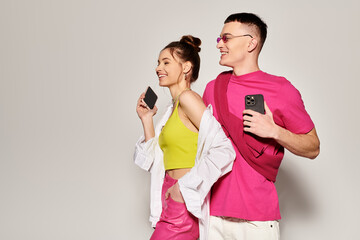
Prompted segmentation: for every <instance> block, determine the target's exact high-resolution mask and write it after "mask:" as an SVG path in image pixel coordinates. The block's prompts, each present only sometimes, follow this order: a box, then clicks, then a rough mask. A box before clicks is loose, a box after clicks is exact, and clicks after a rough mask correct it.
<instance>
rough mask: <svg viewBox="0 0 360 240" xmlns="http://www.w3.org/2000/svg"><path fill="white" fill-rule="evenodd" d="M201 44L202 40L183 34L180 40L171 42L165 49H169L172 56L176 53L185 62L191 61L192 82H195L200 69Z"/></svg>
mask: <svg viewBox="0 0 360 240" xmlns="http://www.w3.org/2000/svg"><path fill="white" fill-rule="evenodd" d="M200 45H201V40H200V39H199V38H197V37H194V36H191V35H185V36H182V38H181V39H180V41H175V42H171V43H169V44H168V45H167V46H166V47H164V49H163V50H165V49H169V50H170V53H171V55H172V56H174V53H175V54H176V56H177V57H179V58H180V59H181V60H182V61H184V62H187V61H189V62H191V64H192V68H191V70H190V82H195V81H196V79H197V78H198V76H199V70H200V56H199V52H200V50H201V49H200Z"/></svg>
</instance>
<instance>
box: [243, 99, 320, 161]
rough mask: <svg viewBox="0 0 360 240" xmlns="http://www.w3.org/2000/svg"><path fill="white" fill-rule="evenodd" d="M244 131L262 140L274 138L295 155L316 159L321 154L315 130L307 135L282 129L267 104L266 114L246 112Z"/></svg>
mask: <svg viewBox="0 0 360 240" xmlns="http://www.w3.org/2000/svg"><path fill="white" fill-rule="evenodd" d="M243 114H250V115H252V116H248V115H244V116H243V120H244V131H245V132H249V133H253V134H255V135H257V136H259V137H262V138H273V139H275V140H276V141H277V142H278V143H279V144H280V145H281V146H283V147H284V148H286V149H287V150H289V151H290V152H292V153H293V154H295V155H298V156H302V157H306V158H310V159H314V158H316V157H317V156H318V155H319V153H320V141H319V138H318V136H317V133H316V130H315V128H313V129H312V130H310V132H308V133H305V134H295V133H292V132H290V131H289V130H286V129H285V128H282V127H280V126H278V125H276V123H275V122H274V118H273V115H272V112H271V111H270V109H269V107H268V106H267V104H266V102H265V114H261V113H258V112H255V111H252V110H249V109H248V110H245V111H244V112H243Z"/></svg>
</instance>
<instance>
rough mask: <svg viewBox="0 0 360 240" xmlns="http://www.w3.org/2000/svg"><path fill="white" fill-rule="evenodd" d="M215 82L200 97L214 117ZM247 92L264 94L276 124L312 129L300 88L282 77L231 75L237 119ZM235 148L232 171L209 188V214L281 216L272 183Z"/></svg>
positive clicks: (254, 217) (294, 129) (259, 73)
mask: <svg viewBox="0 0 360 240" xmlns="http://www.w3.org/2000/svg"><path fill="white" fill-rule="evenodd" d="M214 85H215V80H214V81H211V82H210V83H208V84H207V86H206V89H205V92H204V95H203V99H204V102H205V104H206V105H208V104H211V105H212V106H213V110H214V116H215V117H216V118H217V117H218V116H217V112H216V107H215V101H214ZM248 94H263V96H264V100H265V101H266V103H267V105H268V106H269V108H270V110H271V111H272V113H273V115H274V116H275V117H274V119H275V122H276V124H278V125H280V126H281V127H284V128H286V129H288V130H290V131H291V132H293V133H307V132H309V131H311V130H312V129H313V128H314V124H313V122H312V120H311V118H310V116H309V115H308V114H307V112H306V110H305V107H304V103H303V101H302V99H301V95H300V93H299V91H298V90H297V89H296V88H295V87H294V86H293V85H291V83H290V82H289V81H288V80H286V79H285V78H283V77H278V76H274V75H270V74H267V73H265V72H262V71H256V72H253V73H249V74H245V75H241V76H234V75H233V76H232V77H231V79H230V81H229V86H228V92H227V95H228V102H229V108H230V109H229V110H230V112H231V113H233V114H235V115H236V116H238V117H239V118H240V119H242V112H243V111H244V109H245V95H248ZM233 145H234V144H233ZM234 148H235V151H236V159H235V162H234V165H233V169H232V171H231V172H230V173H228V174H227V175H225V176H224V177H222V178H220V179H219V180H218V181H217V182H216V183H215V184H214V186H213V188H212V193H211V194H212V195H211V204H210V214H211V215H212V216H228V217H236V218H241V219H246V220H251V221H270V220H278V219H281V216H280V209H279V200H278V196H277V192H276V188H275V185H274V183H273V182H271V181H269V180H267V179H266V178H265V177H264V176H262V175H261V174H260V173H258V172H257V171H256V170H254V169H253V168H252V167H251V166H250V165H249V164H248V163H247V162H246V161H245V159H244V158H243V157H242V156H241V154H240V153H239V152H238V150H237V148H236V147H235V145H234Z"/></svg>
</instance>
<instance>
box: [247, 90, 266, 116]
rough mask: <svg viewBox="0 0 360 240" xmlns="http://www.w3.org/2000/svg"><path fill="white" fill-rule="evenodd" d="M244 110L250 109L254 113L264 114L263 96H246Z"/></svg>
mask: <svg viewBox="0 0 360 240" xmlns="http://www.w3.org/2000/svg"><path fill="white" fill-rule="evenodd" d="M245 109H251V110H254V111H255V112H258V113H261V114H265V108H264V96H263V95H262V94H254V95H246V96H245Z"/></svg>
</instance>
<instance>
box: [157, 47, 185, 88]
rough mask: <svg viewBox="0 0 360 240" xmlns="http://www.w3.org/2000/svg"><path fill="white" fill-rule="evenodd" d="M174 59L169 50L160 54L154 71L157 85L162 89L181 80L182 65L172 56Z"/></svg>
mask: <svg viewBox="0 0 360 240" xmlns="http://www.w3.org/2000/svg"><path fill="white" fill-rule="evenodd" d="M174 57H175V58H174ZM174 57H173V56H172V55H171V53H170V50H169V49H164V50H162V51H161V52H160V55H159V60H158V66H157V67H156V69H155V70H156V74H157V75H158V77H159V85H160V86H162V87H170V86H172V85H175V84H177V83H179V82H180V80H181V79H182V78H183V69H182V64H181V63H180V60H179V59H178V58H177V57H176V54H174Z"/></svg>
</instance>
